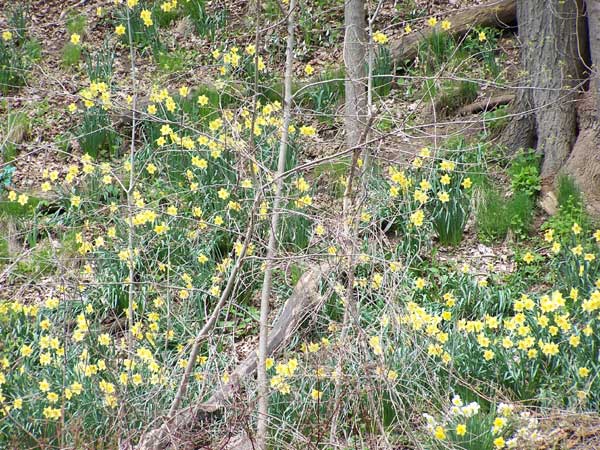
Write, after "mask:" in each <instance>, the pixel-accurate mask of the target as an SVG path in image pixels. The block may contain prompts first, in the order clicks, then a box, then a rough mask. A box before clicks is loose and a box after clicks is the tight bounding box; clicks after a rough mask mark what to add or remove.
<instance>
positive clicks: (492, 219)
mask: <svg viewBox="0 0 600 450" xmlns="http://www.w3.org/2000/svg"><path fill="white" fill-rule="evenodd" d="M534 208H535V202H534V200H533V199H532V198H531V197H530V196H529V195H528V194H527V193H525V192H517V193H514V194H513V195H512V196H511V197H510V198H506V197H503V196H502V195H501V193H500V192H499V191H498V190H497V189H495V188H493V187H491V186H485V187H484V188H483V192H482V194H481V198H480V200H479V202H478V205H477V212H476V222H477V231H478V234H479V237H480V239H482V240H483V241H487V242H493V241H500V240H502V239H505V238H506V236H507V234H508V232H509V231H511V232H512V233H513V234H514V236H515V237H517V238H524V237H526V236H527V234H528V233H529V231H530V229H531V224H532V221H533V213H534Z"/></svg>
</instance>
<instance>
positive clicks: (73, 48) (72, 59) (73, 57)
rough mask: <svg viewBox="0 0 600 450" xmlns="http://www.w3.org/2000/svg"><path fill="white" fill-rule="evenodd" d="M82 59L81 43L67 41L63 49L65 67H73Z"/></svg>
mask: <svg viewBox="0 0 600 450" xmlns="http://www.w3.org/2000/svg"><path fill="white" fill-rule="evenodd" d="M80 59H81V45H79V44H73V43H72V42H67V43H66V44H65V46H64V47H63V49H62V64H63V66H64V67H72V66H74V65H76V64H78V63H79V60H80Z"/></svg>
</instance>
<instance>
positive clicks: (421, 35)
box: [392, 0, 517, 64]
mask: <svg viewBox="0 0 600 450" xmlns="http://www.w3.org/2000/svg"><path fill="white" fill-rule="evenodd" d="M446 20H449V21H450V23H451V24H452V27H451V28H450V30H448V33H451V34H452V35H454V36H462V35H464V34H465V33H468V32H469V31H470V30H471V29H472V28H473V27H476V26H480V27H495V28H506V27H507V26H509V25H510V24H513V23H515V22H516V20H517V2H516V0H495V1H491V2H488V3H486V4H483V5H477V6H473V7H472V8H468V9H465V10H462V11H459V12H457V13H455V14H452V15H450V16H448V17H446ZM433 33H434V29H432V28H426V29H423V30H419V31H416V32H414V33H410V34H407V35H406V36H403V37H401V38H400V39H399V40H397V41H395V42H393V43H392V58H393V60H394V61H396V62H397V63H399V64H401V63H403V62H404V61H407V60H409V61H412V60H413V59H415V58H416V56H417V53H418V50H419V45H420V44H421V42H422V41H424V40H426V39H428V38H430V37H431V36H432V35H433Z"/></svg>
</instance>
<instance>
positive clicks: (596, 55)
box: [586, 0, 600, 117]
mask: <svg viewBox="0 0 600 450" xmlns="http://www.w3.org/2000/svg"><path fill="white" fill-rule="evenodd" d="M586 8H587V16H588V27H589V43H590V57H591V59H592V63H593V65H592V74H591V77H592V86H590V89H595V91H596V117H600V95H598V94H600V0H587V1H586Z"/></svg>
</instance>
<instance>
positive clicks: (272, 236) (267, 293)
mask: <svg viewBox="0 0 600 450" xmlns="http://www.w3.org/2000/svg"><path fill="white" fill-rule="evenodd" d="M295 8H296V0H290V5H289V12H288V18H287V32H288V36H287V49H286V58H285V79H284V90H285V93H284V105H283V125H282V126H283V130H282V132H281V142H280V146H279V160H278V164H277V174H276V177H275V198H274V199H273V212H272V215H271V229H270V230H269V243H268V246H267V261H266V265H267V266H266V268H265V275H264V278H263V286H262V293H261V299H260V333H259V343H258V368H257V370H258V371H257V379H258V422H257V433H256V440H257V444H258V445H257V446H258V449H259V450H266V449H267V427H268V424H269V421H268V412H269V411H268V410H269V385H268V382H267V371H266V367H265V363H266V360H267V344H268V341H269V329H268V320H269V299H270V297H271V282H272V274H273V261H274V258H275V256H276V253H277V227H278V223H279V204H280V202H281V192H282V190H283V178H282V174H283V172H284V171H285V160H286V154H287V147H288V137H289V126H290V118H291V111H292V70H293V66H294V26H295V22H294V12H295Z"/></svg>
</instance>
